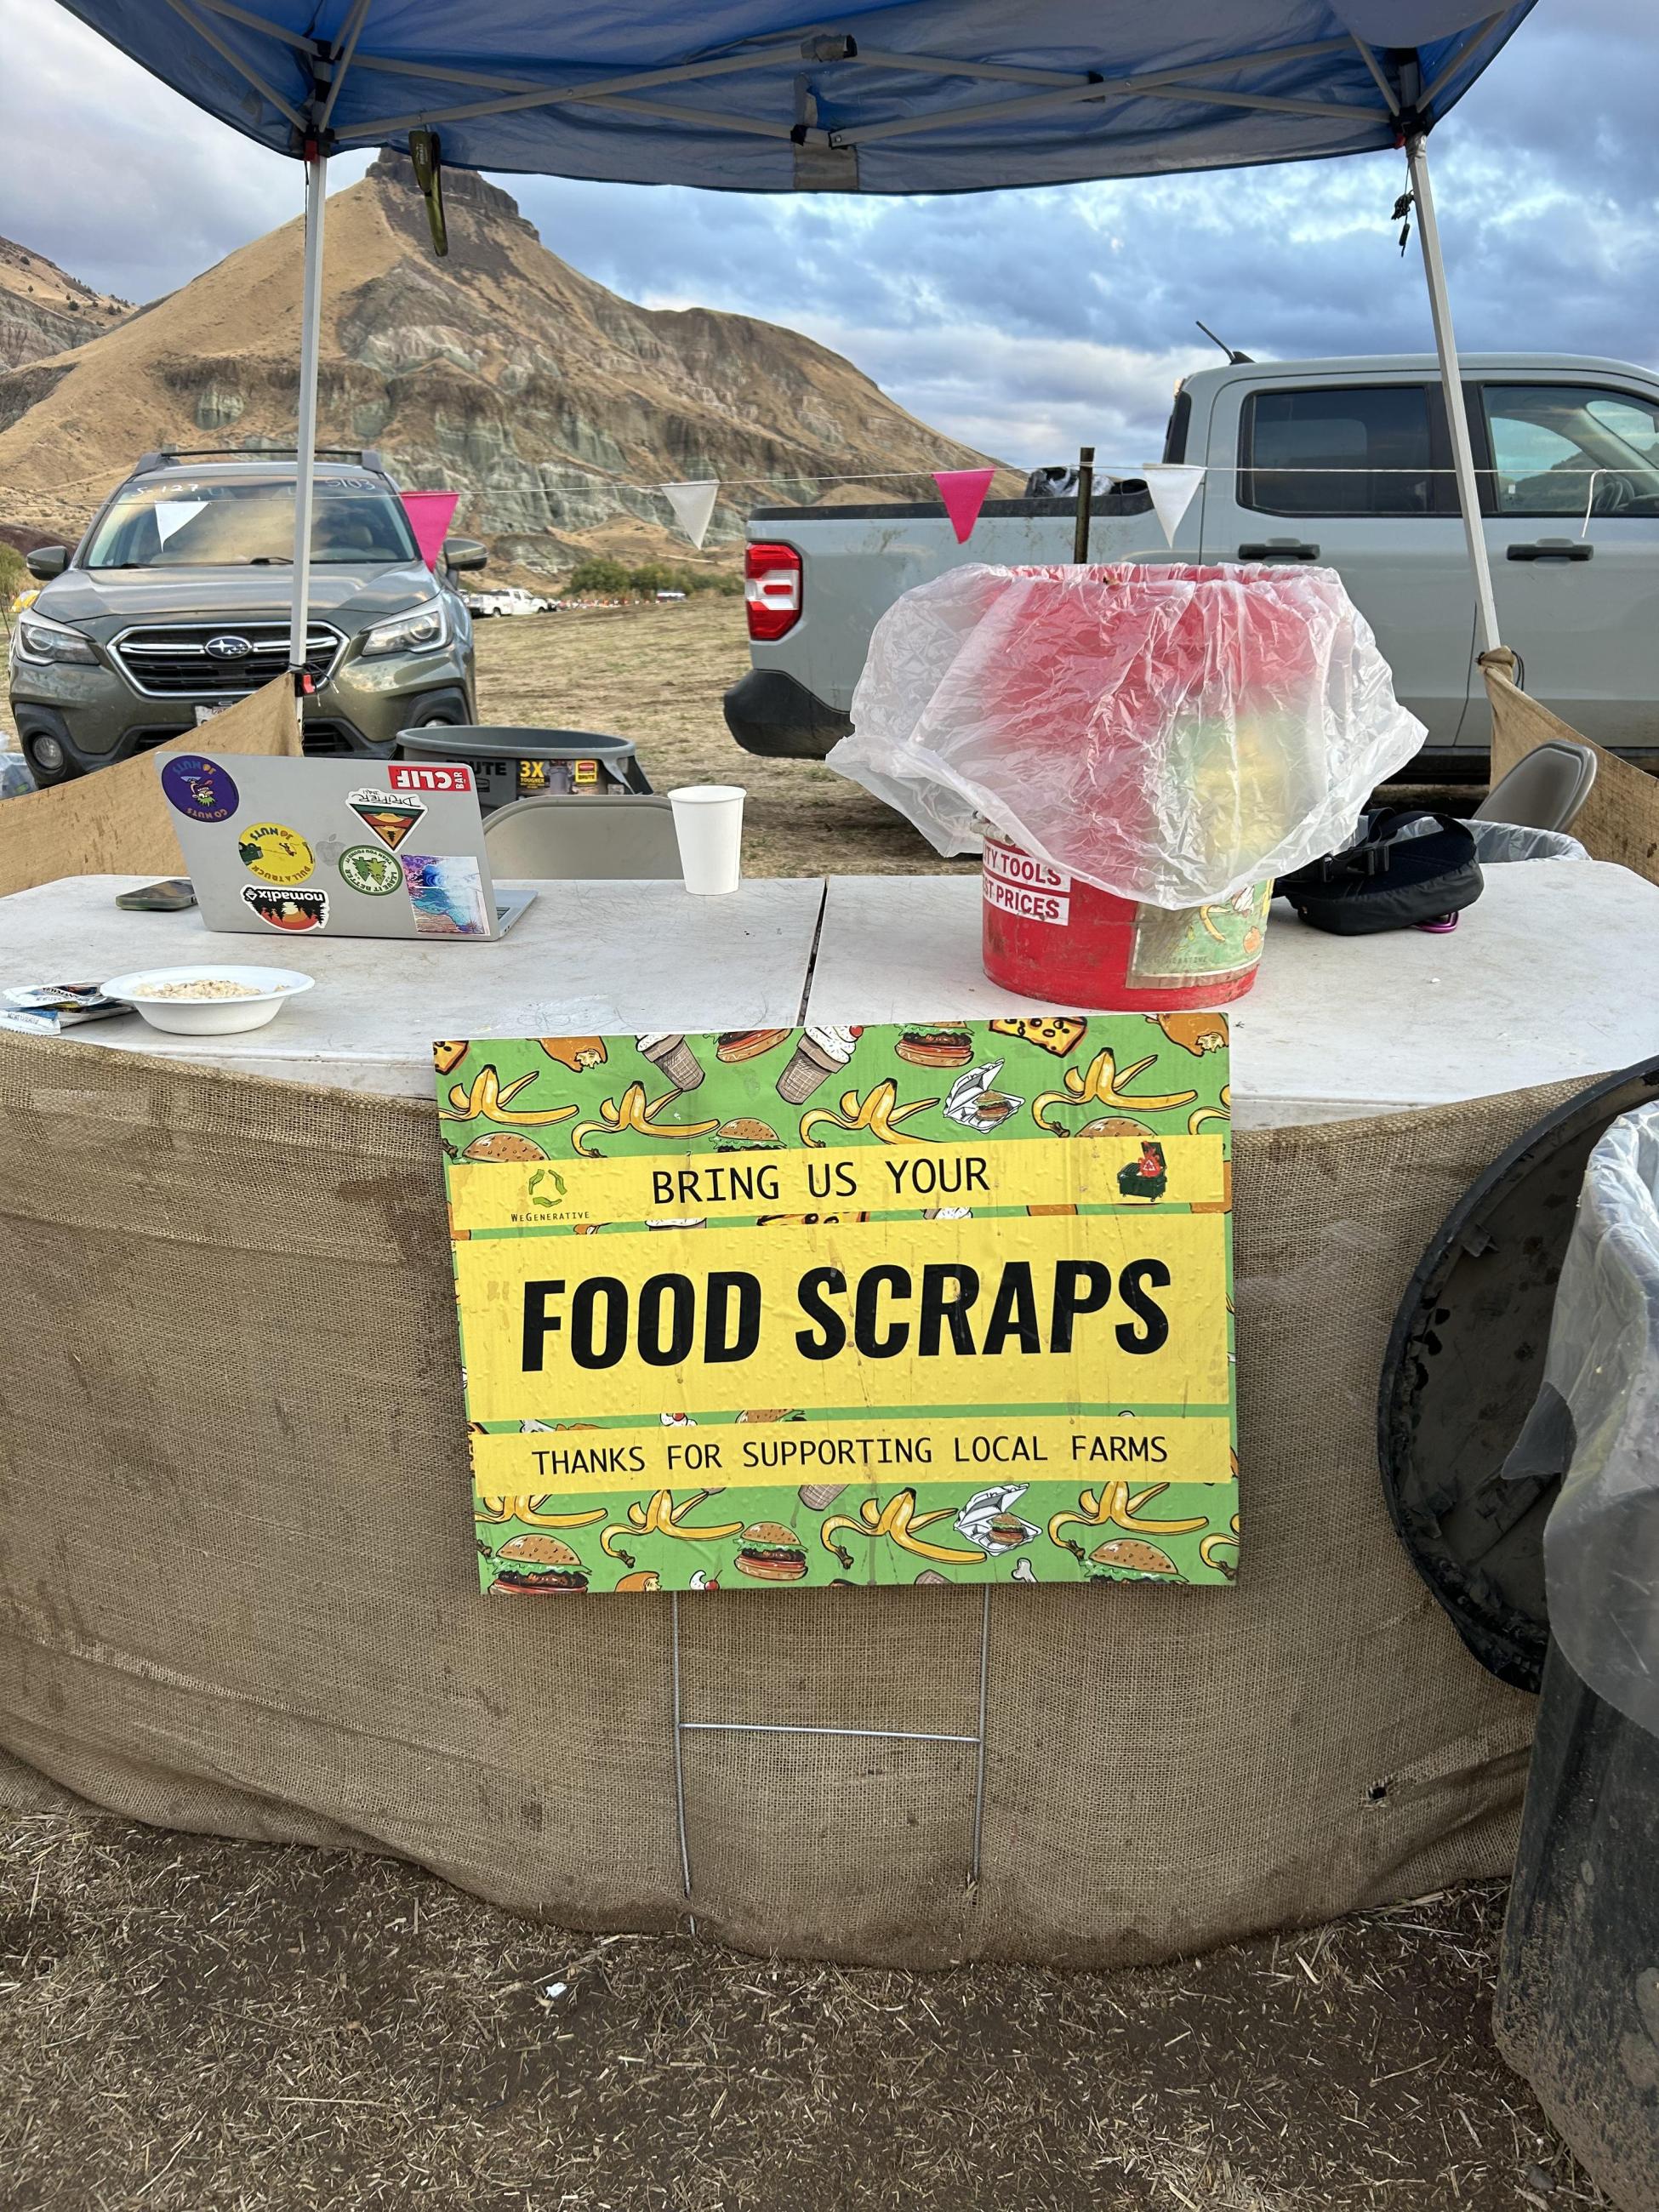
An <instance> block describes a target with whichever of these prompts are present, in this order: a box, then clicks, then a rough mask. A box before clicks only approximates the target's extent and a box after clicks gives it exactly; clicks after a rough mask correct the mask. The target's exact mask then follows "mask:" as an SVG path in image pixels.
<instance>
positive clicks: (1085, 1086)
mask: <svg viewBox="0 0 1659 2212" xmlns="http://www.w3.org/2000/svg"><path fill="white" fill-rule="evenodd" d="M1157 1058H1158V1054H1156V1053H1155V1052H1154V1053H1148V1054H1147V1055H1146V1059H1145V1060H1135V1061H1134V1062H1133V1064H1132V1065H1131V1066H1128V1067H1126V1068H1123V1069H1121V1070H1120V1068H1119V1067H1118V1065H1117V1062H1116V1060H1115V1058H1114V1057H1113V1055H1112V1054H1110V1053H1109V1052H1097V1054H1095V1056H1094V1058H1093V1059H1092V1060H1091V1061H1090V1062H1089V1066H1088V1068H1087V1070H1086V1072H1085V1073H1082V1074H1079V1073H1078V1071H1077V1069H1076V1068H1074V1067H1068V1068H1067V1069H1066V1077H1065V1083H1066V1087H1065V1089H1064V1090H1063V1091H1040V1092H1039V1093H1038V1094H1037V1096H1036V1097H1035V1098H1034V1099H1033V1100H1032V1101H1031V1119H1032V1120H1033V1121H1035V1122H1036V1125H1037V1127H1038V1128H1039V1129H1041V1130H1042V1131H1043V1132H1044V1133H1045V1134H1046V1135H1048V1136H1050V1137H1066V1136H1069V1135H1070V1134H1071V1131H1070V1130H1069V1129H1067V1128H1066V1127H1065V1125H1064V1124H1063V1123H1062V1122H1060V1121H1051V1120H1050V1119H1049V1111H1050V1109H1052V1108H1054V1107H1055V1106H1088V1105H1091V1104H1094V1103H1097V1102H1098V1103H1099V1104H1101V1105H1103V1106H1109V1107H1112V1108H1115V1109H1118V1110H1119V1111H1122V1112H1128V1113H1135V1114H1166V1113H1171V1112H1173V1111H1174V1109H1176V1107H1177V1106H1190V1105H1191V1104H1192V1103H1193V1102H1194V1100H1195V1099H1196V1098H1197V1097H1198V1093H1197V1091H1170V1092H1168V1093H1167V1094H1165V1095H1164V1097H1145V1096H1138V1095H1137V1094H1136V1093H1135V1092H1133V1091H1129V1090H1127V1088H1126V1087H1125V1086H1126V1085H1128V1084H1131V1083H1133V1081H1134V1079H1135V1078H1136V1076H1138V1075H1144V1074H1145V1073H1146V1070H1147V1069H1148V1068H1149V1067H1151V1066H1152V1064H1153V1063H1154V1061H1155V1060H1157Z"/></svg>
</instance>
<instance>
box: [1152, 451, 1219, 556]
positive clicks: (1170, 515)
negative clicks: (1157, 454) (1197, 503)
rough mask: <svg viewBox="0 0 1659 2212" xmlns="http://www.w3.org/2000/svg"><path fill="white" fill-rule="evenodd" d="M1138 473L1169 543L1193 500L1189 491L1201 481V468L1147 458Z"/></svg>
mask: <svg viewBox="0 0 1659 2212" xmlns="http://www.w3.org/2000/svg"><path fill="white" fill-rule="evenodd" d="M1139 474H1140V475H1141V476H1143V477H1145V478H1146V489H1147V491H1148V492H1149V493H1150V495H1151V496H1152V507H1153V509H1154V511H1155V513H1157V516H1158V520H1159V521H1160V522H1161V523H1162V524H1163V526H1164V538H1165V539H1166V540H1167V541H1168V543H1169V544H1171V545H1173V544H1175V541H1176V530H1177V529H1178V528H1179V527H1180V525H1181V518H1182V515H1183V514H1185V513H1186V512H1187V509H1188V507H1190V506H1191V505H1192V503H1193V495H1194V492H1196V491H1197V489H1198V488H1199V486H1200V484H1201V483H1203V481H1204V471H1203V470H1202V469H1201V468H1190V467H1186V466H1183V465H1182V464H1181V463H1179V462H1177V461H1148V462H1147V463H1146V466H1145V467H1144V468H1143V469H1141V470H1140V471H1139Z"/></svg>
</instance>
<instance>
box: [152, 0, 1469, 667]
mask: <svg viewBox="0 0 1659 2212" xmlns="http://www.w3.org/2000/svg"><path fill="white" fill-rule="evenodd" d="M166 4H167V7H169V8H170V9H172V10H173V13H174V14H175V15H178V16H179V18H180V20H181V21H184V22H185V23H187V24H189V25H190V27H191V29H193V30H194V31H195V32H196V33H197V35H198V36H200V37H201V38H202V39H204V40H205V41H206V42H207V44H208V45H209V46H211V47H212V48H213V50H214V52H216V53H217V54H218V55H219V56H220V57H221V58H222V59H223V60H224V61H225V62H226V63H228V64H229V66H230V67H231V68H232V69H234V70H235V71H236V72H237V74H238V75H239V76H241V77H242V78H244V79H245V81H246V82H247V83H248V84H249V85H250V86H251V87H252V88H253V90H255V91H256V92H258V94H260V95H261V96H262V97H263V98H264V99H267V100H270V102H271V104H272V106H274V107H275V108H276V110H277V112H278V113H280V114H282V115H284V116H286V117H288V118H289V120H290V121H291V122H292V123H293V124H294V125H295V131H296V132H297V133H298V134H299V137H300V138H301V144H302V147H303V150H304V155H305V162H306V248H305V291H304V305H303V309H302V314H301V333H300V398H299V416H300V432H299V457H298V469H299V481H298V486H297V489H296V496H295V509H294V601H293V608H292V613H291V619H290V624H289V666H290V669H291V670H292V671H293V672H294V673H295V677H296V678H298V677H299V675H300V674H301V672H302V671H303V669H304V665H305V634H306V629H307V599H308V597H309V587H310V569H311V517H312V510H313V474H314V471H315V465H316V443H317V375H318V356H319V342H320V336H321V331H320V322H321V308H322V266H323V222H324V205H325V197H326V191H327V176H328V155H329V151H330V149H331V148H332V147H339V146H346V145H350V144H354V143H359V142H367V143H376V144H380V143H385V141H386V138H387V137H389V136H391V135H392V134H393V133H395V132H398V131H407V130H410V129H414V128H417V127H420V128H431V127H433V126H435V125H439V124H441V123H446V122H448V123H455V122H461V121H464V120H466V119H468V118H472V117H477V116H483V115H501V114H507V113H511V112H513V111H515V110H517V109H520V108H524V109H528V108H536V107H551V106H596V107H601V108H605V109H606V110H607V111H609V112H613V113H617V114H623V115H637V116H639V117H641V118H643V119H645V120H647V121H668V122H672V123H682V124H684V125H687V126H688V127H690V128H693V129H696V130H708V129H718V130H726V131H739V132H743V133H745V134H747V135H750V136H755V137H766V138H773V139H789V140H792V141H793V143H794V144H795V145H796V146H797V147H798V148H799V149H803V150H808V151H810V150H812V149H816V150H817V151H818V152H820V153H825V154H841V153H856V151H857V149H859V148H860V146H872V145H877V144H879V143H883V142H884V141H889V140H891V139H895V138H901V137H915V136H916V135H917V134H919V133H921V132H925V131H939V130H949V129H953V128H956V127H958V126H960V125H973V124H977V123H983V122H993V123H994V122H996V121H999V120H1001V119H1007V120H1016V119H1019V118H1025V117H1029V116H1033V115H1042V114H1047V113H1049V112H1059V111H1061V110H1064V109H1066V108H1067V107H1074V106H1083V105H1087V104H1099V105H1101V106H1104V105H1106V104H1108V103H1109V102H1112V101H1115V100H1144V99H1151V100H1172V101H1180V102H1182V104H1184V105H1188V106H1217V107H1237V108H1255V109H1259V110H1261V111H1262V112H1267V113H1275V114H1294V115H1312V116H1318V117H1321V118H1337V119H1339V120H1340V119H1341V118H1346V117H1352V118H1354V119H1355V120H1356V121H1361V122H1366V123H1370V124H1375V123H1376V121H1377V120H1378V119H1379V111H1378V110H1376V109H1375V108H1372V107H1370V106H1356V105H1354V104H1353V103H1352V102H1350V101H1346V100H1323V101H1322V100H1296V99H1291V98H1287V97H1285V96H1283V95H1280V94H1272V93H1267V92H1250V91H1238V90H1234V89H1231V88H1224V87H1221V86H1218V85H1214V84H1212V83H1211V82H1209V80H1210V79H1211V78H1213V77H1217V76H1233V77H1235V78H1236V77H1237V76H1240V75H1248V74H1249V72H1251V71H1253V70H1258V69H1260V70H1270V69H1274V68H1279V67H1282V66H1283V65H1285V64H1287V63H1291V62H1297V61H1308V60H1315V59H1317V58H1319V57H1320V56H1322V55H1324V54H1329V53H1333V52H1338V51H1346V49H1347V48H1348V47H1349V46H1352V48H1353V49H1355V50H1356V51H1357V52H1358V54H1359V56H1360V57H1361V58H1362V59H1363V60H1364V64H1365V68H1366V70H1367V71H1368V72H1369V74H1370V77H1371V80H1372V82H1374V84H1375V85H1376V89H1377V92H1378V94H1379V95H1380V98H1381V100H1382V102H1383V106H1382V110H1381V115H1382V118H1383V119H1386V121H1387V122H1388V123H1389V125H1390V126H1392V127H1395V129H1397V130H1398V131H1399V135H1400V138H1401V143H1403V144H1404V147H1405V150H1406V158H1407V167H1408V168H1409V171H1410V177H1411V186H1412V192H1413V198H1414V201H1415V204H1416V208H1417V216H1418V235H1419V240H1420V241H1421V244H1422V250H1423V267H1424V274H1425V277H1426V279H1427V283H1428V289H1429V308H1430V313H1431V318H1432V320H1433V324H1434V339H1435V349H1436V352H1437V356H1438V359H1439V363H1440V380H1441V386H1442V389H1443V393H1444V397H1445V404H1446V414H1447V419H1448V422H1449V428H1450V432H1451V441H1452V459H1453V464H1454V473H1455V477H1456V480H1457V494H1458V504H1459V507H1460V509H1461V511H1462V518H1463V530H1464V536H1465V538H1466V540H1467V542H1468V554H1469V566H1470V568H1471V570H1472V572H1473V574H1474V591H1475V605H1476V611H1477V617H1478V625H1479V629H1480V635H1481V638H1482V641H1483V643H1484V646H1485V648H1486V651H1488V652H1491V651H1492V650H1494V649H1495V648H1496V647H1498V645H1499V644H1500V643H1501V638H1500V635H1499V631H1498V605H1497V598H1496V594H1495V592H1494V590H1493V587H1492V564H1491V561H1490V558H1489V556H1488V551H1487V547H1486V531H1485V527H1484V524H1483V520H1482V516H1481V510H1480V485H1479V479H1478V477H1477V473H1476V470H1475V465H1474V441H1473V439H1472V436H1471V434H1470V430H1469V421H1468V405H1467V403H1466V400H1465V398H1464V392H1463V385H1462V374H1461V370H1460V366H1459V362H1458V353H1457V339H1456V334H1455V330H1454V328H1453V324H1452V314H1451V302H1450V297H1449V293H1448V289H1447V285H1446V269H1445V259H1444V256H1443V252H1442V250H1441V243H1440V228H1439V223H1438V221H1437V216H1436V212H1435V204H1434V193H1433V186H1432V184H1431V179H1430V175H1429V161H1428V151H1427V143H1426V140H1427V130H1428V121H1429V118H1430V117H1431V112H1432V109H1433V106H1434V102H1435V100H1436V99H1437V97H1438V95H1439V94H1441V93H1442V92H1443V90H1444V89H1445V88H1446V86H1447V85H1448V84H1449V83H1450V82H1452V81H1453V80H1454V79H1455V77H1456V76H1458V75H1459V74H1460V73H1461V72H1462V71H1463V70H1466V69H1467V68H1468V65H1469V64H1470V63H1471V62H1472V61H1474V59H1475V58H1477V57H1478V56H1479V55H1480V52H1482V51H1483V50H1484V48H1485V47H1486V46H1487V45H1489V44H1490V43H1491V41H1492V40H1493V39H1494V38H1495V37H1496V36H1497V34H1498V32H1499V30H1500V29H1501V28H1502V27H1503V25H1504V21H1505V20H1506V17H1507V13H1508V11H1507V9H1497V10H1495V11H1494V12H1493V13H1492V14H1491V15H1486V16H1484V17H1482V18H1481V20H1480V21H1479V22H1477V23H1474V24H1473V25H1472V26H1471V27H1470V28H1469V30H1468V33H1467V35H1466V36H1465V37H1464V39H1463V40H1462V42H1461V44H1460V45H1459V46H1457V47H1456V48H1455V50H1454V52H1452V53H1451V54H1450V55H1449V57H1448V58H1447V59H1446V61H1445V62H1444V63H1443V64H1442V66H1441V68H1440V70H1438V71H1437V74H1436V76H1434V77H1433V78H1432V79H1431V82H1429V83H1428V84H1427V85H1420V84H1417V83H1414V82H1413V81H1412V80H1413V79H1414V78H1415V76H1417V65H1416V64H1415V63H1414V62H1412V63H1408V64H1405V65H1403V66H1402V67H1401V70H1400V79H1401V82H1400V85H1399V88H1398V89H1397V90H1396V88H1395V86H1394V85H1392V84H1391V83H1390V82H1389V73H1388V71H1387V70H1385V69H1384V67H1383V64H1382V62H1381V61H1380V60H1379V59H1378V58H1377V55H1376V52H1375V51H1374V49H1373V48H1372V47H1371V46H1370V45H1368V44H1367V42H1366V41H1365V40H1363V39H1362V38H1360V37H1359V36H1358V33H1348V35H1347V36H1346V38H1338V39H1320V40H1310V41H1308V42H1306V43H1304V44H1303V45H1300V46H1281V47H1276V48H1272V49H1269V50H1267V51H1264V52H1261V53H1258V54H1249V55H1233V56H1228V57H1227V58H1225V59H1220V60H1216V61H1206V62H1195V63H1190V64H1186V65H1184V66H1182V67H1179V68H1174V69H1169V70H1158V71H1156V72H1154V73H1152V74H1150V75H1142V76H1132V77H1108V76H1103V75H1101V74H1099V73H1098V72H1097V71H1092V70H1091V71H1085V72H1077V71H1069V70H1043V69H1036V68H1025V67H1023V66H1021V65H1018V64H1012V63H1009V64H1004V63H997V62H972V61H958V60H957V59H955V58H948V57H945V56H941V55H932V54H906V53H901V52H894V51H893V50H891V49H889V48H885V47H864V46H860V45H859V43H858V41H857V40H856V39H855V38H854V36H852V35H851V34H849V33H840V32H835V31H826V30H823V29H822V28H818V29H814V30H811V31H806V32H803V33H801V34H800V35H799V37H794V36H792V37H790V38H788V39H786V40H767V41H765V42H764V43H762V44H757V45H756V46H749V47H744V48H740V49H738V50H737V51H735V52H731V53H726V54H715V55H708V56H705V57H704V58H702V59H699V60H694V61H685V62H678V63H671V64H665V65H662V66H659V67H657V68H653V69H648V70H626V71H623V72H621V73H620V74H618V75H616V76H604V77H595V78H591V79H589V80H588V82H586V83H584V84H562V85H560V84H547V83H535V82H531V81H530V80H528V79H526V78H524V77H515V76H498V75H495V74H494V73H492V72H490V71H487V70H462V69H456V68H453V67H448V68H446V67H442V66H440V65H438V64H426V63H422V62H406V61H399V60H395V59H392V58H390V57H388V56H385V55H379V54H375V53H373V52H367V53H366V52H363V51H362V47H361V44H360V41H361V40H362V33H363V31H364V28H365V27H366V25H367V23H368V16H369V12H370V9H371V6H372V4H373V0H354V5H353V6H352V9H351V10H350V13H349V15H348V16H347V18H346V21H345V23H344V25H343V28H342V33H341V36H340V38H339V40H338V41H337V43H329V42H325V41H324V40H317V39H309V38H306V37H304V36H303V35H302V34H301V33H297V32H292V31H289V30H286V29H284V28H283V27H282V26H280V25H278V24H276V23H273V22H271V21H270V20H269V19H268V18H267V17H265V16H263V15H259V14H258V13H257V12H256V11H255V10H253V9H248V8H244V7H242V6H240V5H239V4H237V0H166ZM214 16H216V17H219V18H221V19H222V20H223V21H225V22H227V23H240V24H241V25H243V26H244V27H246V28H248V29H251V30H255V31H258V32H260V33H263V34H264V35H265V36H267V37H271V38H275V39H277V40H280V41H281V42H282V43H283V45H285V46H289V47H291V48H292V49H294V50H295V52H298V53H301V54H303V55H304V56H305V57H306V58H307V61H308V63H309V65H310V73H311V78H312V83H313V88H314V89H313V97H312V99H311V100H310V101H309V102H308V103H307V112H305V113H301V111H300V110H298V109H297V108H295V106H294V104H293V102H292V101H291V100H288V99H287V98H286V97H285V96H284V95H283V94H282V93H281V92H279V91H278V90H277V89H276V87H275V86H274V85H271V84H270V83H268V82H265V80H264V78H262V77H261V76H259V75H258V71H257V70H254V69H253V68H252V66H251V65H250V64H248V63H247V62H246V61H245V60H244V59H243V58H241V57H240V55H239V54H238V53H237V52H236V51H235V49H234V46H233V45H232V44H231V42H230V41H229V40H228V39H226V38H225V37H223V36H222V34H221V33H220V32H218V31H217V30H216V29H215V28H214V27H213V25H212V23H211V22H210V21H204V17H214ZM785 63H789V64H793V63H801V64H806V65H807V66H808V67H811V68H833V67H835V66H836V65H837V64H848V63H850V64H855V65H856V66H857V67H859V68H860V69H863V70H890V71H894V72H898V73H902V74H906V75H909V76H916V75H919V74H920V75H930V74H931V75H937V76H941V77H951V78H963V79H965V80H967V81H968V82H972V83H975V84H984V83H999V84H1014V85H1029V86H1033V87H1036V88H1039V89H1036V90H1034V91H1032V92H1030V93H1028V94H1023V95H1022V96H1020V97H1018V98H1014V99H1008V100H989V101H987V100H979V101H969V102H964V103H963V105H962V106H952V107H950V108H948V109H944V110H939V111H936V112H933V113H931V114H927V115H923V116H915V117H911V118H896V119H889V120H883V119H881V118H872V120H871V121H869V122H867V123H854V124H850V125H842V126H838V127H836V128H833V129H831V128H820V127H819V126H818V125H817V100H816V94H815V93H814V90H813V88H812V87H811V84H810V83H809V82H808V81H807V80H806V79H805V77H804V76H796V78H795V79H794V81H793V90H792V99H793V111H794V112H793V115H792V117H791V118H790V119H789V120H788V121H787V122H786V121H784V120H782V119H781V118H766V117H760V116H753V115H741V114H725V113H720V112H714V111H704V110H693V109H687V108H682V107H677V106H674V105H673V104H672V103H671V101H666V100H655V99H642V98H641V97H640V95H641V94H645V93H653V92H655V91H656V90H657V89H658V88H661V87H665V86H670V85H675V84H690V83H696V82H706V81H707V80H708V79H710V78H713V77H720V76H741V75H744V74H745V73H748V72H750V71H753V70H763V69H775V68H776V67H777V66H778V65H779V64H785ZM353 69H356V70H358V71H359V72H362V71H363V70H374V71H378V72H380V74H382V75H386V76H410V77H417V78H419V79H421V80H422V82H427V83H439V84H449V85H454V86H455V87H457V88H466V89H470V90H476V91H479V92H484V93H488V94H491V95H494V96H492V97H490V98H488V99H484V100H462V101H457V102H455V103H454V104H453V105H451V106H428V107H425V108H421V109H415V110H411V111H410V112H409V113H407V114H405V115H399V116H392V117H386V118H380V120H378V121H377V122H375V123H374V125H363V126H360V127H358V128H356V129H355V130H354V129H348V130H345V131H340V132H337V133H336V132H334V131H331V121H332V118H333V115H334V111H335V108H336V106H337V103H338V100H339V97H340V92H341V88H342V87H343V84H344V83H345V81H346V77H347V75H348V73H349V71H350V70H353ZM1402 120H1403V123H1404V127H1402Z"/></svg>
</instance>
